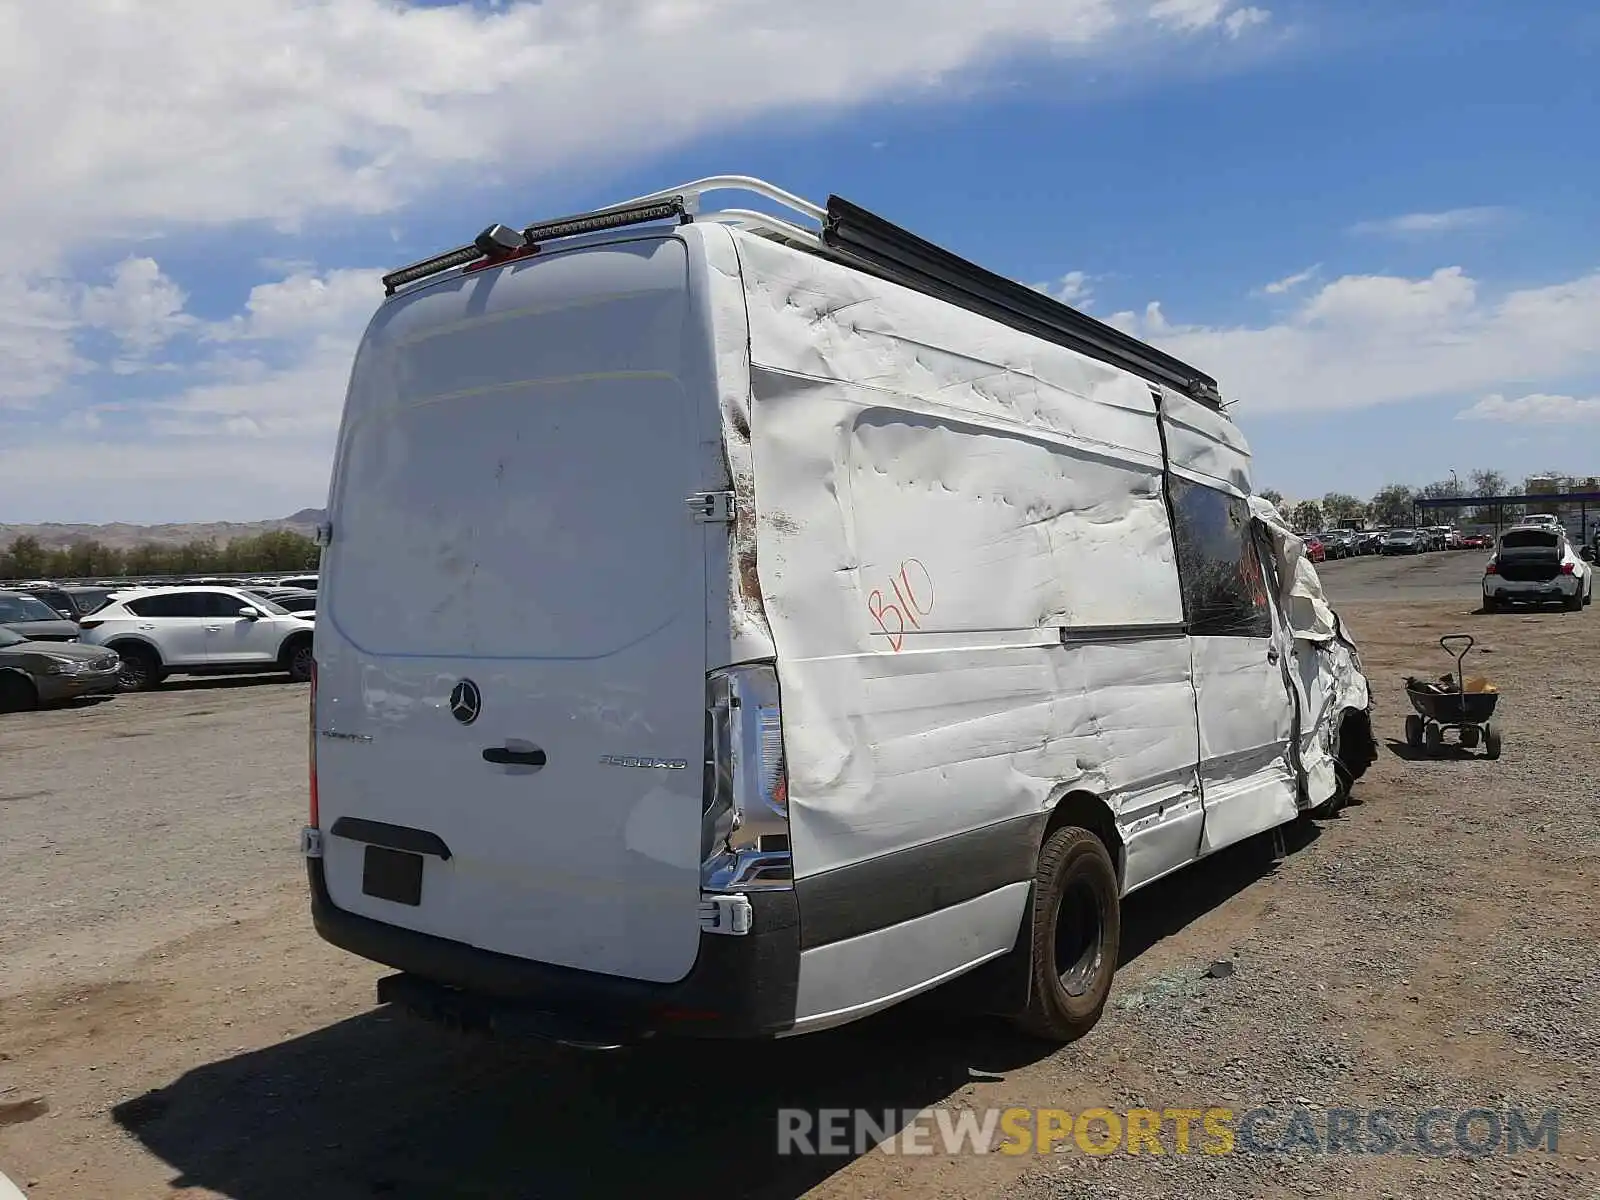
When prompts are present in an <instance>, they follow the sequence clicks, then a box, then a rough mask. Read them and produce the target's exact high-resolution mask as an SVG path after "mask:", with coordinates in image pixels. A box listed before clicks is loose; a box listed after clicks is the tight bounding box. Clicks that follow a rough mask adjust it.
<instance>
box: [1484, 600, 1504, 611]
mask: <svg viewBox="0 0 1600 1200" xmlns="http://www.w3.org/2000/svg"><path fill="white" fill-rule="evenodd" d="M1483 611H1484V612H1486V613H1492V612H1499V611H1500V601H1498V600H1496V599H1495V598H1494V597H1493V596H1485V597H1484V598H1483Z"/></svg>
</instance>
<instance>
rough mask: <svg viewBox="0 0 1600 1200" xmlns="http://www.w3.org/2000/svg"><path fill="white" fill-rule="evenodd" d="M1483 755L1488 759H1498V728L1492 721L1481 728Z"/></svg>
mask: <svg viewBox="0 0 1600 1200" xmlns="http://www.w3.org/2000/svg"><path fill="white" fill-rule="evenodd" d="M1483 753H1484V755H1485V757H1488V758H1499V757H1500V726H1498V725H1496V724H1495V723H1494V722H1493V721H1489V722H1488V723H1486V724H1485V725H1484V727H1483Z"/></svg>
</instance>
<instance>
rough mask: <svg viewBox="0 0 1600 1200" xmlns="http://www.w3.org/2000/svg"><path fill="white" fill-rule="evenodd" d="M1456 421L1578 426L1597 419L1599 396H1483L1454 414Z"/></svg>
mask: <svg viewBox="0 0 1600 1200" xmlns="http://www.w3.org/2000/svg"><path fill="white" fill-rule="evenodd" d="M1456 420H1458V421H1505V422H1512V423H1516V424H1521V425H1578V424H1584V423H1587V422H1591V421H1600V396H1591V397H1589V398H1588V399H1579V398H1578V397H1576V396H1554V395H1550V394H1548V393H1545V392H1534V393H1532V394H1530V395H1527V396H1518V397H1516V398H1515V399H1511V400H1508V399H1506V397H1504V396H1502V395H1498V394H1496V395H1491V396H1485V397H1484V398H1483V399H1482V400H1479V401H1478V402H1477V403H1476V404H1474V405H1473V406H1472V407H1471V408H1465V409H1462V410H1461V411H1460V412H1458V413H1457V414H1456Z"/></svg>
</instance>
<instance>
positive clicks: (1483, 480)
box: [1467, 467, 1509, 496]
mask: <svg viewBox="0 0 1600 1200" xmlns="http://www.w3.org/2000/svg"><path fill="white" fill-rule="evenodd" d="M1467 478H1468V479H1470V480H1471V481H1472V494H1473V495H1474V496H1504V495H1505V494H1506V488H1507V486H1509V485H1508V484H1507V482H1506V477H1505V476H1504V475H1502V474H1501V473H1500V472H1499V471H1496V470H1494V469H1493V468H1492V467H1482V468H1480V469H1478V470H1476V471H1473V472H1472V473H1471V474H1470V475H1468V477H1467Z"/></svg>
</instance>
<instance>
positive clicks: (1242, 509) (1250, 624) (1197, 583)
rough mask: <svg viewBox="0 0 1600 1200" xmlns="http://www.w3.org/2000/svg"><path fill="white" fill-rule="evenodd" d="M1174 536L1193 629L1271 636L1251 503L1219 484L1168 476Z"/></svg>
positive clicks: (1215, 634) (1196, 631)
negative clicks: (1253, 531) (1214, 484)
mask: <svg viewBox="0 0 1600 1200" xmlns="http://www.w3.org/2000/svg"><path fill="white" fill-rule="evenodd" d="M1169 486H1170V489H1171V495H1172V509H1173V516H1174V518H1175V522H1176V524H1175V527H1174V529H1173V535H1174V536H1173V540H1174V542H1175V543H1176V544H1177V550H1178V575H1179V578H1180V579H1181V580H1182V583H1183V611H1184V615H1185V617H1186V618H1187V620H1188V622H1189V632H1190V633H1194V634H1199V635H1202V636H1211V637H1219V636H1220V637H1253V638H1268V637H1271V636H1272V601H1271V598H1270V597H1269V596H1268V593H1267V577H1266V575H1265V573H1264V572H1263V571H1262V569H1261V559H1260V557H1259V555H1258V554H1257V553H1256V542H1255V537H1254V535H1253V534H1252V532H1251V524H1250V507H1249V505H1248V504H1246V503H1245V501H1243V500H1240V499H1238V498H1237V497H1234V496H1230V495H1228V493H1226V492H1224V491H1221V490H1219V489H1217V488H1212V487H1206V486H1205V485H1204V484H1199V483H1190V482H1189V481H1188V480H1187V479H1179V478H1177V477H1176V476H1173V477H1171V479H1170V485H1169Z"/></svg>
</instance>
